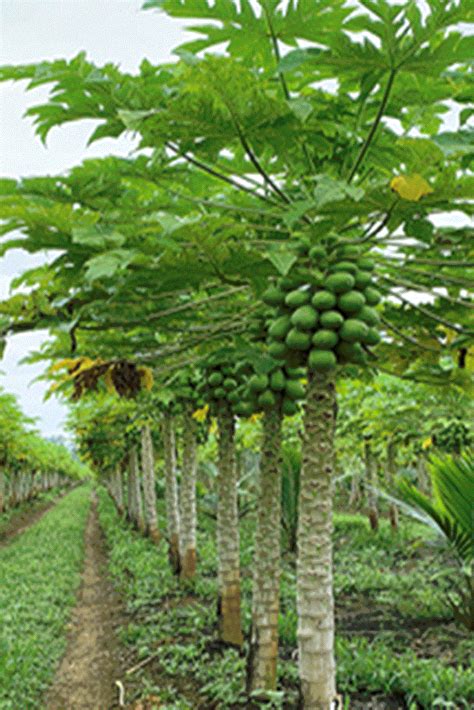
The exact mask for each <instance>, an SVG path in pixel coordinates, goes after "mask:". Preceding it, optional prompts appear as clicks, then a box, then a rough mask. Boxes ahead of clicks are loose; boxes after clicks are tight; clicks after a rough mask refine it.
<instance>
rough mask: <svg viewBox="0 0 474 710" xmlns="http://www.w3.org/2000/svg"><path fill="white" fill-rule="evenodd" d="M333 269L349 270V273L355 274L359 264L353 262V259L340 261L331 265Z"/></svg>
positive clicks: (335, 271) (337, 270) (336, 271)
mask: <svg viewBox="0 0 474 710" xmlns="http://www.w3.org/2000/svg"><path fill="white" fill-rule="evenodd" d="M331 271H332V272H334V273H338V272H339V271H347V273H349V274H355V273H356V272H357V266H356V265H355V264H353V263H352V261H339V262H338V263H337V264H334V265H333V266H332V267H331Z"/></svg>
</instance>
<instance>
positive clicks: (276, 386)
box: [270, 370, 286, 392]
mask: <svg viewBox="0 0 474 710" xmlns="http://www.w3.org/2000/svg"><path fill="white" fill-rule="evenodd" d="M285 386H286V378H285V375H284V374H283V371H282V370H275V371H274V372H272V374H271V375H270V387H271V388H272V390H273V391H274V392H281V391H282V390H284V389H285Z"/></svg>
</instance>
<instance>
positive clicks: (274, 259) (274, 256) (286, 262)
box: [267, 249, 298, 276]
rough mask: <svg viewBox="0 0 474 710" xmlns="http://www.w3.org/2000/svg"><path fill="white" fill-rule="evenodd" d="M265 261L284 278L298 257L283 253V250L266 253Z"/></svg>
mask: <svg viewBox="0 0 474 710" xmlns="http://www.w3.org/2000/svg"><path fill="white" fill-rule="evenodd" d="M267 259H268V260H269V261H271V263H272V264H273V266H274V267H275V269H276V270H277V271H278V273H279V274H281V275H282V276H286V274H287V273H288V272H289V270H290V269H291V267H292V266H293V264H294V263H295V262H296V261H298V257H297V256H296V254H294V252H289V251H284V250H283V249H279V250H278V251H271V252H268V253H267Z"/></svg>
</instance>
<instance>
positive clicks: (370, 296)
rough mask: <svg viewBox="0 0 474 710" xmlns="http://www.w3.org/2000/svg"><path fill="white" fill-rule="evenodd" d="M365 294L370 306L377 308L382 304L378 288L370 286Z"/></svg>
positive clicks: (365, 290)
mask: <svg viewBox="0 0 474 710" xmlns="http://www.w3.org/2000/svg"><path fill="white" fill-rule="evenodd" d="M363 293H364V296H365V300H366V301H367V305H368V306H376V305H377V304H378V303H380V293H379V292H378V291H377V289H376V288H373V287H372V286H368V287H367V288H366V289H364V291H363Z"/></svg>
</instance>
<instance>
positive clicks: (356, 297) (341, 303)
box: [337, 291, 365, 314]
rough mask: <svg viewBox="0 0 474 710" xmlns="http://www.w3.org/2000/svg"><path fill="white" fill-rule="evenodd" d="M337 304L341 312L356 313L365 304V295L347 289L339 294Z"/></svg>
mask: <svg viewBox="0 0 474 710" xmlns="http://www.w3.org/2000/svg"><path fill="white" fill-rule="evenodd" d="M337 305H338V307H339V309H340V310H341V311H342V312H343V313H349V314H350V313H357V311H360V309H361V308H362V306H364V305H365V297H364V296H363V295H362V294H361V293H359V292H358V291H347V293H343V294H342V295H341V296H339V298H338V299H337Z"/></svg>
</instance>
